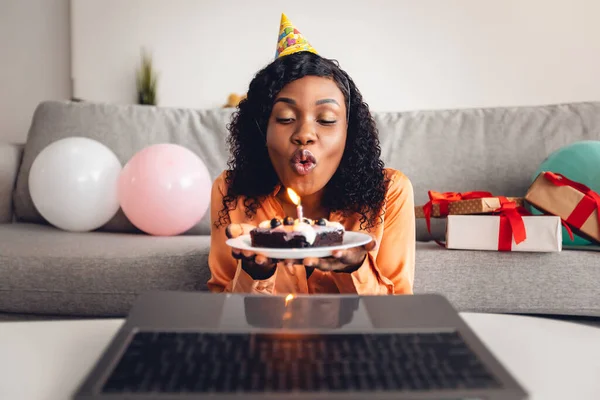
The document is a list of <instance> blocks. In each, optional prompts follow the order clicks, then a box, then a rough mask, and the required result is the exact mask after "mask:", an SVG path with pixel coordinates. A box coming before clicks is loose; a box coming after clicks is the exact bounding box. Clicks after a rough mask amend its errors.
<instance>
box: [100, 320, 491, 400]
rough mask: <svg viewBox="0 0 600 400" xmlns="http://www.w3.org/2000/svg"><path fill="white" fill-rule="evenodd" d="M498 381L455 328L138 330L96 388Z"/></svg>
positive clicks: (415, 386) (484, 384) (280, 388)
mask: <svg viewBox="0 0 600 400" xmlns="http://www.w3.org/2000/svg"><path fill="white" fill-rule="evenodd" d="M499 386H500V384H499V382H497V381H496V380H495V378H494V377H493V376H492V375H491V374H490V373H489V372H488V371H487V370H486V369H485V368H484V366H483V365H482V364H481V362H480V360H479V359H478V357H477V356H476V355H475V354H474V353H473V352H472V351H471V350H470V349H469V348H468V347H467V345H466V343H465V342H464V341H463V340H462V338H461V337H460V335H458V334H457V333H455V332H452V333H411V334H405V333H384V334H381V333H375V334H331V335H329V334H327V335H325V334H323V335H306V334H263V333H254V334H252V333H246V334H218V333H215V334H213V333H174V332H161V333H155V332H138V333H136V334H135V335H134V336H133V338H132V340H131V342H130V343H129V345H128V347H127V348H126V350H125V352H124V354H123V355H122V357H121V359H120V360H119V362H118V364H117V365H116V368H115V369H114V370H113V371H112V373H111V375H110V376H109V378H108V380H107V381H106V383H105V385H104V387H103V392H107V393H115V392H117V393H118V392H134V393H135V392H192V393H208V392H217V393H226V392H265V391H267V392H290V391H300V392H314V391H338V392H339V391H352V392H356V391H376V390H383V391H395V390H402V391H423V390H431V389H458V388H468V389H482V388H494V387H499Z"/></svg>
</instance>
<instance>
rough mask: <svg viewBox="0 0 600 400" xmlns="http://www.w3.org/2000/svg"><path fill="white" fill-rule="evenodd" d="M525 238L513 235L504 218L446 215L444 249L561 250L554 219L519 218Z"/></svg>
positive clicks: (559, 228)
mask: <svg viewBox="0 0 600 400" xmlns="http://www.w3.org/2000/svg"><path fill="white" fill-rule="evenodd" d="M520 219H521V221H522V224H523V225H522V227H521V228H517V230H519V229H522V231H521V232H520V233H521V234H522V233H526V235H524V237H523V235H521V236H515V235H514V232H513V228H515V227H513V226H511V222H510V220H509V219H508V218H507V217H506V216H504V215H449V216H448V224H447V226H446V244H445V246H446V248H448V249H463V250H495V251H525V252H559V251H561V250H562V224H561V221H560V218H559V217H556V216H542V215H538V216H521V217H520Z"/></svg>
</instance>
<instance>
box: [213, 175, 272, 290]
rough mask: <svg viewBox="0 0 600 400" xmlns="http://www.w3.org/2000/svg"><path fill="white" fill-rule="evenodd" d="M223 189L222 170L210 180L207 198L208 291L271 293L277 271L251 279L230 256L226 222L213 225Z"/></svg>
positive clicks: (223, 178)
mask: <svg viewBox="0 0 600 400" xmlns="http://www.w3.org/2000/svg"><path fill="white" fill-rule="evenodd" d="M225 193H226V186H225V175H224V173H223V174H221V175H220V176H219V177H218V178H217V179H216V180H215V182H214V183H213V186H212V190H211V202H210V223H211V231H210V251H209V253H208V267H209V269H210V273H211V277H210V279H209V280H208V283H207V285H208V289H209V290H210V291H211V292H240V293H262V294H265V293H272V292H273V290H274V287H275V280H276V276H277V271H275V273H274V274H273V275H272V276H271V277H269V278H268V279H264V280H254V279H252V277H251V276H250V275H248V274H247V273H246V272H245V271H244V270H243V269H242V267H241V262H239V261H238V260H236V259H235V258H233V255H232V254H231V247H229V246H228V245H227V243H226V241H227V235H226V234H225V228H226V227H227V225H222V226H218V227H217V226H216V225H215V221H217V220H218V219H219V211H220V210H221V208H222V207H223V197H224V196H225Z"/></svg>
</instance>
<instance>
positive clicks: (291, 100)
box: [273, 97, 296, 106]
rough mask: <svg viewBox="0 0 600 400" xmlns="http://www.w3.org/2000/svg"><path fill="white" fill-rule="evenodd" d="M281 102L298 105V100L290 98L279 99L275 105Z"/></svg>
mask: <svg viewBox="0 0 600 400" xmlns="http://www.w3.org/2000/svg"><path fill="white" fill-rule="evenodd" d="M279 102H282V103H288V104H291V105H293V106H295V105H296V100H294V99H290V98H289V97H278V98H277V99H275V103H279ZM275 103H273V104H275Z"/></svg>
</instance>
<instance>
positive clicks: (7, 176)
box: [0, 143, 23, 223]
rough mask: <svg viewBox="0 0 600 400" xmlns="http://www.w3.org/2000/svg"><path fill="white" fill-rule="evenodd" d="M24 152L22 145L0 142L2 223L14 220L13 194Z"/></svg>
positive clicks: (0, 217) (0, 218) (0, 220)
mask: <svg viewBox="0 0 600 400" xmlns="http://www.w3.org/2000/svg"><path fill="white" fill-rule="evenodd" d="M22 153H23V146H22V145H19V144H7V143H0V223H10V222H12V218H13V207H12V195H13V190H14V187H15V180H16V179H17V172H18V171H19V165H20V163H21V155H22Z"/></svg>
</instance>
